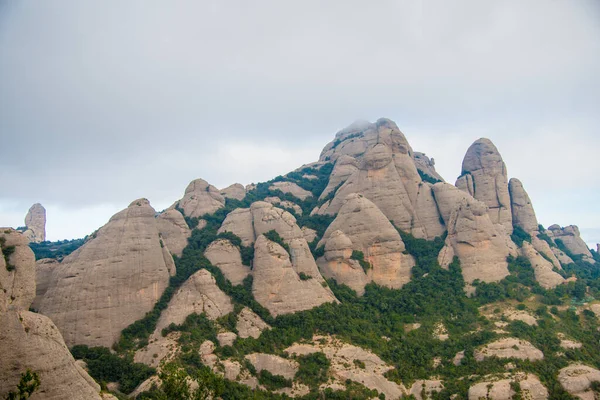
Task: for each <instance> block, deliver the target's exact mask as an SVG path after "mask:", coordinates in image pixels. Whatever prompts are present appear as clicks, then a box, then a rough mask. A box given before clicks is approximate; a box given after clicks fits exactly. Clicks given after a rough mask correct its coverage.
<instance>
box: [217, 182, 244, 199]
mask: <svg viewBox="0 0 600 400" xmlns="http://www.w3.org/2000/svg"><path fill="white" fill-rule="evenodd" d="M221 194H222V195H223V197H225V198H227V199H236V200H242V199H243V198H244V197H246V188H245V187H244V185H242V184H241V183H234V184H233V185H231V186H227V187H226V188H225V189H222V190H221Z"/></svg>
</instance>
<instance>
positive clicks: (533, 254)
mask: <svg viewBox="0 0 600 400" xmlns="http://www.w3.org/2000/svg"><path fill="white" fill-rule="evenodd" d="M521 254H522V255H523V256H524V257H525V258H527V259H528V260H529V262H530V263H531V266H532V267H533V270H534V272H535V280H536V281H538V283H539V284H540V285H541V286H542V287H543V288H544V289H553V288H555V287H556V286H558V285H560V284H562V283H564V281H565V279H564V278H563V277H562V276H561V275H560V274H559V273H557V272H554V270H553V268H554V265H552V262H550V261H548V260H547V259H545V258H544V257H543V256H542V255H541V254H540V253H538V252H537V251H536V250H535V248H534V247H533V245H531V244H529V243H528V242H523V246H522V247H521Z"/></svg>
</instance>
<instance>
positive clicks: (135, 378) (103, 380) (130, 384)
mask: <svg viewBox="0 0 600 400" xmlns="http://www.w3.org/2000/svg"><path fill="white" fill-rule="evenodd" d="M71 354H73V357H75V359H78V360H84V361H85V362H86V364H87V367H88V370H89V372H90V375H91V376H93V377H94V379H96V381H97V382H99V383H100V385H101V386H102V387H104V388H106V384H107V383H109V382H118V383H119V390H120V391H122V392H123V393H129V392H131V391H133V390H134V389H135V388H136V387H137V386H138V385H139V384H140V383H142V382H143V381H145V380H146V379H148V378H149V377H150V376H152V375H154V374H155V373H156V371H155V370H154V368H150V367H148V366H147V365H145V364H141V363H135V362H133V356H132V355H128V356H126V357H119V356H118V355H116V354H113V353H111V352H110V350H109V349H107V348H106V347H88V346H84V345H77V346H73V348H72V349H71Z"/></svg>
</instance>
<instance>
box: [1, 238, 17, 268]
mask: <svg viewBox="0 0 600 400" xmlns="http://www.w3.org/2000/svg"><path fill="white" fill-rule="evenodd" d="M0 250H2V256H3V257H4V264H5V265H6V270H7V271H8V272H10V271H13V270H14V269H15V266H14V265H12V264H11V263H10V256H11V255H12V254H13V253H14V252H15V246H7V245H6V238H5V237H0Z"/></svg>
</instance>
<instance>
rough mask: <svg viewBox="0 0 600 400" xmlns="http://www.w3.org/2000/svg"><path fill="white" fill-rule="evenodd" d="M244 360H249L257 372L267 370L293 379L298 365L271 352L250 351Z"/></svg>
mask: <svg viewBox="0 0 600 400" xmlns="http://www.w3.org/2000/svg"><path fill="white" fill-rule="evenodd" d="M246 360H248V361H250V363H251V364H252V365H253V366H254V368H256V371H257V372H260V371H262V370H267V371H269V372H270V373H272V374H273V375H281V376H283V377H284V378H286V379H294V376H295V375H296V372H298V367H299V366H298V363H297V362H296V361H293V360H286V359H285V358H282V357H278V356H275V355H272V354H263V353H252V354H248V355H247V356H246Z"/></svg>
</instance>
